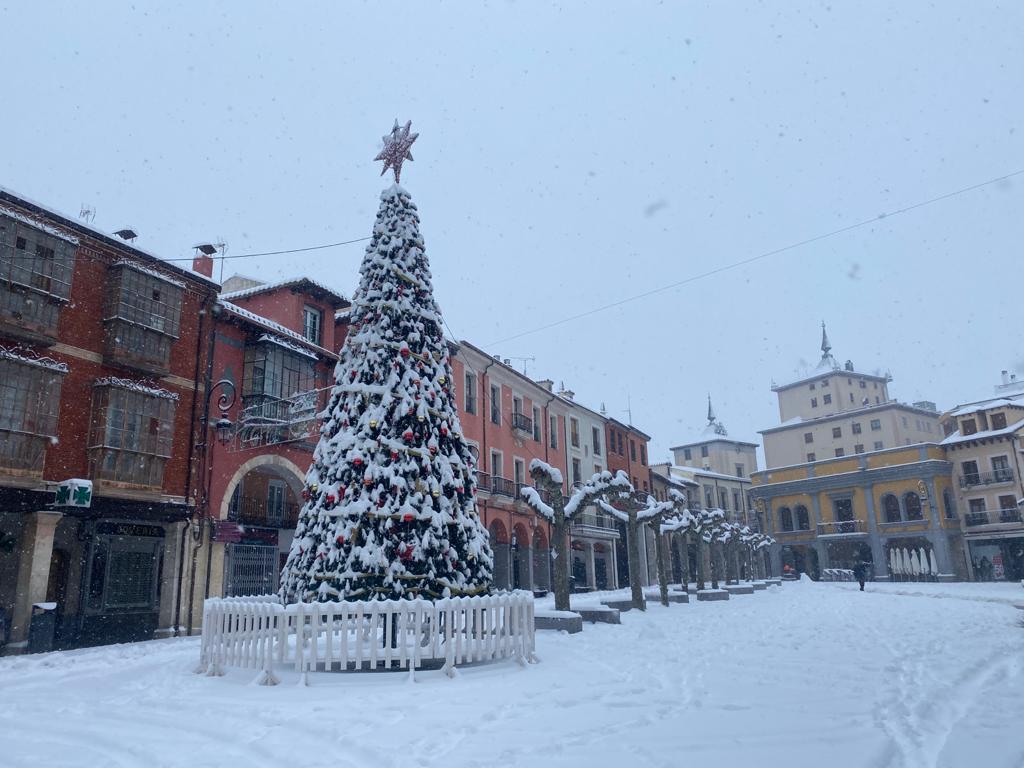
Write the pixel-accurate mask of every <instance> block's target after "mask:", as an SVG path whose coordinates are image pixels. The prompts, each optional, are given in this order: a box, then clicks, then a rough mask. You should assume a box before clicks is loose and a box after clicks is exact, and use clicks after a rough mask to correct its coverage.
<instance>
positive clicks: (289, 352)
mask: <svg viewBox="0 0 1024 768" xmlns="http://www.w3.org/2000/svg"><path fill="white" fill-rule="evenodd" d="M275 339H276V337H271V336H269V335H266V334H264V335H263V336H261V337H260V341H258V342H256V343H250V344H246V346H245V352H244V357H243V361H244V362H243V366H242V392H241V394H242V411H241V413H240V415H239V418H238V434H239V438H240V439H241V441H242V443H243V444H244V445H245V446H247V447H256V446H258V445H266V444H271V443H279V442H284V441H288V440H297V439H300V438H303V437H313V436H315V435H316V434H317V428H318V424H317V411H318V402H319V401H318V400H317V393H316V391H315V390H316V379H315V365H316V358H315V357H313V356H311V354H309V355H307V354H301V353H300V352H298V351H296V348H295V347H294V346H292V345H291V344H288V345H287V346H284V345H283V342H282V341H277V340H275Z"/></svg>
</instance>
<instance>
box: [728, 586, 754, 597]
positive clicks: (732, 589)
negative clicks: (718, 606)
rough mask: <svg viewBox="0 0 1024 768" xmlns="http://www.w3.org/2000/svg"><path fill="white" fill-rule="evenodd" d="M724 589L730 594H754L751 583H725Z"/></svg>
mask: <svg viewBox="0 0 1024 768" xmlns="http://www.w3.org/2000/svg"><path fill="white" fill-rule="evenodd" d="M725 590H726V591H727V592H728V593H729V594H730V595H752V594H754V585H753V584H726V585H725Z"/></svg>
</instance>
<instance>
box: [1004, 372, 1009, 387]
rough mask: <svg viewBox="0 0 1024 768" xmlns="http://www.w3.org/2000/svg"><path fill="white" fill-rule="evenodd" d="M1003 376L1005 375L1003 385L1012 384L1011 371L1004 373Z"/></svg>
mask: <svg viewBox="0 0 1024 768" xmlns="http://www.w3.org/2000/svg"><path fill="white" fill-rule="evenodd" d="M1002 374H1003V384H1009V383H1010V372H1009V371H1002Z"/></svg>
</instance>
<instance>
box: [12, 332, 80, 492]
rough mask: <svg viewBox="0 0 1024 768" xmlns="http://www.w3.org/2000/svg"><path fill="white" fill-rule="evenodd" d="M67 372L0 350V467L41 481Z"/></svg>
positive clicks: (47, 363)
mask: <svg viewBox="0 0 1024 768" xmlns="http://www.w3.org/2000/svg"><path fill="white" fill-rule="evenodd" d="M66 373H67V368H66V367H65V366H63V365H61V364H59V363H51V362H48V361H42V360H36V359H32V358H28V357H22V356H20V355H17V354H15V353H13V352H8V351H7V350H5V349H3V348H0V467H3V468H4V470H5V471H10V472H15V473H25V474H27V475H32V476H35V477H42V474H43V463H44V461H45V459H46V448H47V446H48V445H50V442H51V440H52V439H54V438H56V437H57V415H58V413H59V409H60V388H61V383H62V379H63V377H64V375H65V374H66Z"/></svg>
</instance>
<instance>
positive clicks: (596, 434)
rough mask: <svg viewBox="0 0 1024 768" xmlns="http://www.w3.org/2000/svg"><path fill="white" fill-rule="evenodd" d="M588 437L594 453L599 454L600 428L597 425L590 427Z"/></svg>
mask: <svg viewBox="0 0 1024 768" xmlns="http://www.w3.org/2000/svg"><path fill="white" fill-rule="evenodd" d="M590 437H591V441H592V443H593V446H594V455H595V456H600V455H601V430H600V429H598V428H597V427H591V428H590Z"/></svg>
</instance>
